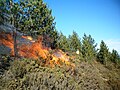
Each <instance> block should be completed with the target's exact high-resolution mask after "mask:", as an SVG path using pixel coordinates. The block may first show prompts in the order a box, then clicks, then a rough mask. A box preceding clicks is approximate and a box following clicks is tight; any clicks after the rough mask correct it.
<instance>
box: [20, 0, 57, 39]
mask: <svg viewBox="0 0 120 90" xmlns="http://www.w3.org/2000/svg"><path fill="white" fill-rule="evenodd" d="M20 3H21V4H20V7H22V8H21V16H22V17H21V22H20V27H21V30H22V31H23V32H25V33H27V34H30V35H32V36H38V35H43V37H44V36H46V35H48V36H49V37H51V38H53V36H52V35H53V33H55V32H56V31H55V23H54V18H53V16H52V14H51V13H52V10H50V9H48V7H47V5H46V4H45V3H43V1H42V0H34V1H33V0H29V1H21V2H20ZM28 31H29V32H28Z"/></svg>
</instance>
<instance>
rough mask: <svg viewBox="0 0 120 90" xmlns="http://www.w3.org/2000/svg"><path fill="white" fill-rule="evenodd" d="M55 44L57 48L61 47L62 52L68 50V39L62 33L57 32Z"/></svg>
mask: <svg viewBox="0 0 120 90" xmlns="http://www.w3.org/2000/svg"><path fill="white" fill-rule="evenodd" d="M57 45H58V48H59V49H62V50H63V51H64V52H67V51H70V48H69V40H68V39H67V38H66V36H64V35H63V33H60V34H59V38H58V42H57Z"/></svg>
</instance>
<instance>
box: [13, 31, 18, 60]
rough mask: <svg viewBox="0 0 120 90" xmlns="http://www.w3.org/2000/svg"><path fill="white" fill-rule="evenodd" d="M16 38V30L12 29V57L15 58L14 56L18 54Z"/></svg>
mask: <svg viewBox="0 0 120 90" xmlns="http://www.w3.org/2000/svg"><path fill="white" fill-rule="evenodd" d="M16 38H17V33H16V30H13V41H14V57H15V59H16V57H17V56H18V50H17V42H16Z"/></svg>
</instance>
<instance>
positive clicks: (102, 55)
mask: <svg viewBox="0 0 120 90" xmlns="http://www.w3.org/2000/svg"><path fill="white" fill-rule="evenodd" d="M97 59H98V61H99V62H101V63H102V64H105V65H106V63H107V61H108V60H109V49H108V47H107V46H106V44H105V43H104V41H103V40H102V41H101V43H100V49H99V52H98V53H97Z"/></svg>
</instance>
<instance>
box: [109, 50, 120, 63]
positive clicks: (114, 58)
mask: <svg viewBox="0 0 120 90" xmlns="http://www.w3.org/2000/svg"><path fill="white" fill-rule="evenodd" d="M110 60H111V61H112V62H113V63H118V62H119V60H120V56H119V54H118V52H117V51H116V50H114V49H113V50H112V53H111V57H110Z"/></svg>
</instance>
